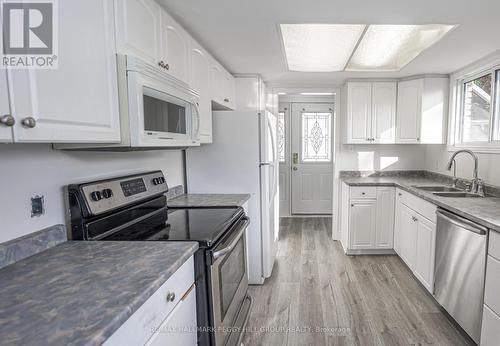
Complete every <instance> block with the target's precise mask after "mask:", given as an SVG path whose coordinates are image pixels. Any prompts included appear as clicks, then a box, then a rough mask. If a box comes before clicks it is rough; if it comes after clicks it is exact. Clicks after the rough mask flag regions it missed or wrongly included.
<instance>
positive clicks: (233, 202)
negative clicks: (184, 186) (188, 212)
mask: <svg viewBox="0 0 500 346" xmlns="http://www.w3.org/2000/svg"><path fill="white" fill-rule="evenodd" d="M249 199H250V195H249V194H191V193H190V194H185V195H180V196H178V197H175V198H172V199H169V200H168V203H167V204H168V206H169V207H172V208H197V207H198V208H202V207H241V206H243V204H245V202H246V201H248V200H249Z"/></svg>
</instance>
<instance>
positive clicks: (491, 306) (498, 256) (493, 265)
mask: <svg viewBox="0 0 500 346" xmlns="http://www.w3.org/2000/svg"><path fill="white" fill-rule="evenodd" d="M498 292H500V233H497V232H495V231H490V239H489V244H488V259H487V263H486V281H485V289H484V305H483V322H482V326H481V346H496V345H498V342H499V340H500V296H499V294H498Z"/></svg>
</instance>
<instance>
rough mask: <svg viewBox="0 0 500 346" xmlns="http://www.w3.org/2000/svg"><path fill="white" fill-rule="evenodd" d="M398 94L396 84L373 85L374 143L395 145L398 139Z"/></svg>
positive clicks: (372, 136) (372, 137)
mask: <svg viewBox="0 0 500 346" xmlns="http://www.w3.org/2000/svg"><path fill="white" fill-rule="evenodd" d="M396 93H397V84H396V83H394V82H377V83H373V85H372V131H371V139H372V142H373V143H394V142H395V138H396Z"/></svg>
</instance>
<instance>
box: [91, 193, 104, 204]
mask: <svg viewBox="0 0 500 346" xmlns="http://www.w3.org/2000/svg"><path fill="white" fill-rule="evenodd" d="M90 198H92V200H93V201H95V202H97V201H100V200H101V199H102V194H101V191H94V192H92V193H91V194H90Z"/></svg>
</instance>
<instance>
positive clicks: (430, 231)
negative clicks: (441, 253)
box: [414, 216, 436, 293]
mask: <svg viewBox="0 0 500 346" xmlns="http://www.w3.org/2000/svg"><path fill="white" fill-rule="evenodd" d="M415 222H416V224H417V242H416V244H417V248H416V256H415V269H414V274H415V276H416V277H417V278H418V279H419V280H420V282H421V283H422V284H423V285H424V286H425V288H427V290H428V291H429V292H431V293H433V292H434V259H435V250H436V224H434V223H432V222H430V221H429V220H427V219H425V218H424V217H421V216H417V221H415Z"/></svg>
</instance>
